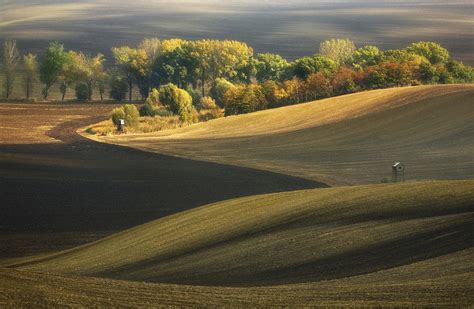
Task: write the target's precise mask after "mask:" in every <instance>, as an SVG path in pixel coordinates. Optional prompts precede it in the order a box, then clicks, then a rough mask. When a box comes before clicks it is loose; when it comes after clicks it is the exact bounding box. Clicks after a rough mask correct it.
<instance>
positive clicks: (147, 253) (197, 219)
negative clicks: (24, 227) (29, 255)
mask: <svg viewBox="0 0 474 309" xmlns="http://www.w3.org/2000/svg"><path fill="white" fill-rule="evenodd" d="M473 186H474V181H450V182H422V183H405V184H399V185H375V186H374V185H372V186H356V187H343V188H328V189H313V190H303V191H293V192H284V193H275V194H269V195H259V196H251V197H246V198H239V199H234V200H229V201H224V202H220V203H216V204H212V205H208V206H204V207H201V208H197V209H194V210H190V211H186V212H182V213H179V214H176V215H173V216H169V217H166V218H163V219H159V220H157V221H153V222H150V223H147V224H144V225H141V226H138V227H136V228H133V229H130V230H127V231H125V232H122V233H119V234H116V235H113V236H111V237H108V238H105V239H103V240H101V241H98V242H95V243H92V244H89V245H85V246H82V247H78V248H76V249H72V250H69V251H65V252H61V253H59V254H55V255H51V256H47V257H43V258H39V259H31V260H24V261H22V262H17V263H16V264H14V265H10V266H12V267H16V268H20V269H24V270H31V271H40V272H53V273H61V274H74V275H87V276H97V277H108V278H115V279H126V280H133V281H148V282H160V283H179V284H193V285H212V286H270V285H281V284H286V285H287V284H308V283H315V282H319V283H321V282H324V281H326V280H336V281H337V279H341V280H346V279H347V278H351V277H354V276H363V275H368V276H371V277H370V278H373V280H375V281H377V280H380V281H381V282H382V281H385V280H388V281H393V282H397V283H398V284H403V283H404V282H405V280H408V279H410V280H413V281H417V282H419V284H421V285H422V286H423V285H424V284H425V283H426V284H428V285H430V283H429V282H431V281H430V280H435V281H436V280H438V279H439V278H438V277H437V274H436V272H444V275H443V276H445V277H446V278H445V279H443V280H444V282H445V283H446V282H448V281H450V280H454V281H455V280H457V279H455V278H457V276H461V277H463V276H464V277H466V278H464V277H463V278H464V279H466V280H467V279H469V280H472V278H473V267H474V265H473V263H472V261H471V262H469V263H465V261H464V260H463V259H461V260H458V259H457V258H452V259H450V263H451V268H450V269H452V271H449V270H448V269H446V268H443V267H441V268H438V266H439V265H438V266H437V265H436V263H438V262H433V263H434V264H432V262H430V261H438V260H437V259H438V258H442V257H443V256H445V257H447V256H449V255H451V254H454V253H456V252H458V253H459V254H461V255H462V256H464V255H465V254H467V255H468V256H470V257H472V247H473V239H474V231H473V229H472V225H473V224H474V215H473V210H474V205H473V201H474V191H473V190H472V188H473ZM454 256H456V255H454ZM413 263H421V264H419V265H426V266H423V267H422V268H419V269H418V268H417V272H418V273H419V274H420V277H417V276H418V275H417V274H416V273H413V274H412V276H411V275H410V272H407V273H405V275H404V276H405V277H403V276H402V277H400V276H399V275H393V277H390V276H389V277H387V276H388V275H387V276H386V275H380V274H383V273H384V272H388V273H390V270H391V269H392V270H393V269H397V268H399V267H406V266H407V265H411V264H413ZM423 263H425V264H423ZM413 265H414V264H413ZM420 267H421V266H420ZM430 269H431V270H430ZM433 270H436V271H433ZM395 273H396V271H395ZM450 276H452V278H451V277H450ZM449 278H451V279H449ZM464 279H463V280H464ZM425 281H426V282H425ZM454 281H453V283H454ZM463 282H464V281H463ZM457 284H459V283H457ZM427 288H429V287H428V286H427ZM466 288H467V287H466V286H464V284H461V287H460V289H461V290H463V289H466Z"/></svg>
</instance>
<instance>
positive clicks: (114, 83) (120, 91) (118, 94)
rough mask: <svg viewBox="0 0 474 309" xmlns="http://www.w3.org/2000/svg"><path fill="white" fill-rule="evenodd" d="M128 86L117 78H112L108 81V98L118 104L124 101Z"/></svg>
mask: <svg viewBox="0 0 474 309" xmlns="http://www.w3.org/2000/svg"><path fill="white" fill-rule="evenodd" d="M127 91H128V85H127V81H126V80H125V79H124V78H122V77H120V76H118V75H115V76H112V77H111V79H110V97H111V98H112V99H114V100H117V101H119V102H121V101H123V100H125V96H126V95H127Z"/></svg>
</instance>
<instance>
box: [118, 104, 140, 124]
mask: <svg viewBox="0 0 474 309" xmlns="http://www.w3.org/2000/svg"><path fill="white" fill-rule="evenodd" d="M120 119H123V120H125V126H126V127H133V126H135V125H136V124H137V123H138V122H139V120H140V114H139V112H138V109H137V107H136V106H135V105H133V104H125V105H123V106H121V107H117V108H115V109H114V110H113V111H112V122H113V123H114V124H115V125H118V124H119V120H120Z"/></svg>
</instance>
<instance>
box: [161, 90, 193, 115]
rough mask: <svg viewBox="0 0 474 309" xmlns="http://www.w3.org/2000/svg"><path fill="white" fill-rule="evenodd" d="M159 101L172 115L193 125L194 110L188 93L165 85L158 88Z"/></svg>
mask: <svg viewBox="0 0 474 309" xmlns="http://www.w3.org/2000/svg"><path fill="white" fill-rule="evenodd" d="M160 101H161V103H163V105H165V106H166V107H168V109H169V110H170V111H171V112H173V113H174V114H177V115H179V118H180V119H181V121H183V122H185V123H193V122H195V121H196V119H197V116H196V110H195V108H194V106H193V99H192V97H191V96H190V95H189V93H188V92H187V91H185V90H183V89H179V88H178V87H177V86H176V85H173V84H171V83H170V84H167V85H164V86H161V87H160Z"/></svg>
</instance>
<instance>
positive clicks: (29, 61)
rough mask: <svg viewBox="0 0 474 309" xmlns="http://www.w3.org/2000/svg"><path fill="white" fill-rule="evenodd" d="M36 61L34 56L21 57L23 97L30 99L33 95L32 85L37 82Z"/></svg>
mask: <svg viewBox="0 0 474 309" xmlns="http://www.w3.org/2000/svg"><path fill="white" fill-rule="evenodd" d="M38 67H39V65H38V60H37V59H36V55H33V54H27V55H24V56H23V69H24V75H23V82H24V86H25V96H26V98H27V99H29V98H30V96H31V94H32V93H33V84H34V82H36V81H37V80H38Z"/></svg>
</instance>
